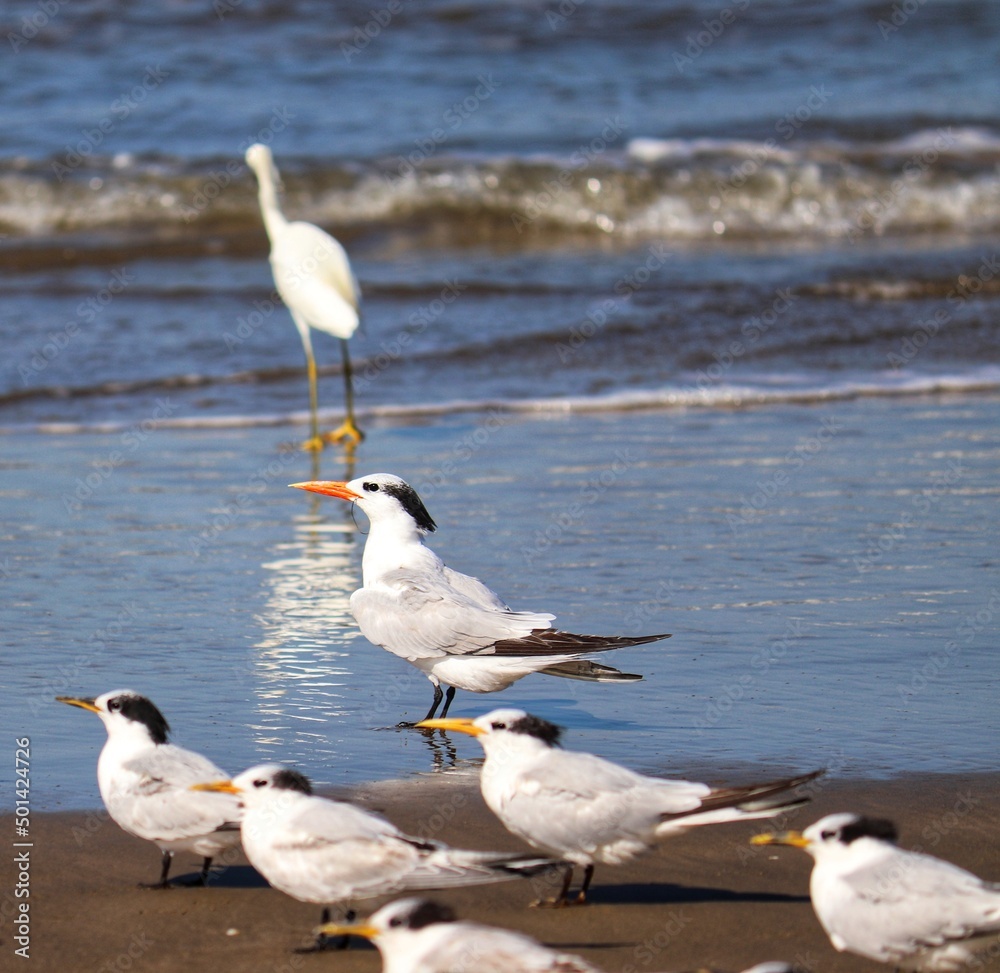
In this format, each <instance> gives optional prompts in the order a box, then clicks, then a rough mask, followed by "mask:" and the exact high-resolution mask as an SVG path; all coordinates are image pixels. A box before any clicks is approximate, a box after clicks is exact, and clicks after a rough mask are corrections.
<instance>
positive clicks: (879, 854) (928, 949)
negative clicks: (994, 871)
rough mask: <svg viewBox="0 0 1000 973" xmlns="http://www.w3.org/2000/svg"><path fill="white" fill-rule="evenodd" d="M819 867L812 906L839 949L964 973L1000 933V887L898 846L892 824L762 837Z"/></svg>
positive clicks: (821, 825) (855, 820)
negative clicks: (794, 849)
mask: <svg viewBox="0 0 1000 973" xmlns="http://www.w3.org/2000/svg"><path fill="white" fill-rule="evenodd" d="M753 840H754V842H755V843H756V844H784V845H793V846H794V847H797V848H802V849H804V850H805V851H807V852H808V853H809V854H810V855H811V856H812V858H813V860H814V864H813V869H812V875H811V877H810V881H809V892H810V896H811V898H812V903H813V908H814V909H815V910H816V916H817V918H818V919H819V921H820V924H821V925H822V926H823V928H824V929H825V930H826V933H827V935H828V936H829V937H830V942H832V943H833V945H834V947H835V948H836V949H838V950H841V951H844V950H846V951H847V952H851V953H857V954H858V955H860V956H866V957H868V958H869V959H873V960H877V961H880V962H882V963H891V964H893V965H894V966H896V967H898V968H901V969H907V970H921V971H928V973H958V971H960V970H963V969H966V968H967V967H969V966H971V965H973V964H979V965H981V961H979V960H978V959H977V954H979V953H980V952H982V951H985V950H986V949H988V948H989V947H990V945H991V944H993V943H996V942H997V936H998V935H1000V886H998V885H995V884H991V883H988V882H984V881H983V880H982V879H980V878H978V877H977V876H975V875H973V874H972V873H971V872H967V871H965V869H963V868H959V867H958V866H957V865H952V864H951V863H950V862H946V861H942V860H941V859H940V858H934V857H932V856H931V855H925V854H921V853H919V852H914V851H905V850H903V849H902V848H898V847H897V846H896V844H895V841H896V829H895V827H894V826H893V824H892V823H891V822H890V821H884V820H881V819H872V818H866V817H863V816H860V815H857V814H850V813H843V814H829V815H827V816H826V817H824V818H821V819H820V820H819V821H817V822H816V823H815V824H812V825H810V826H809V827H808V828H806V829H805V831H803V832H801V833H800V832H797V831H785V832H781V833H778V834H765V835H758V836H756V837H755V838H754V839H753Z"/></svg>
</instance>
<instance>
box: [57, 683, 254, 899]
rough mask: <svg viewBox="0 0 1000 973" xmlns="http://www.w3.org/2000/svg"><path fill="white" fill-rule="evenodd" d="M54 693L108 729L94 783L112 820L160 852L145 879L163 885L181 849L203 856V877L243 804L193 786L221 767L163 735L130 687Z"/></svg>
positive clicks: (231, 837) (232, 841)
mask: <svg viewBox="0 0 1000 973" xmlns="http://www.w3.org/2000/svg"><path fill="white" fill-rule="evenodd" d="M56 699H57V700H58V702H60V703H66V704H67V705H69V706H78V707H80V709H85V710H89V711H90V712H91V713H96V714H97V715H98V716H99V717H100V718H101V722H102V723H103V724H104V728H105V729H106V730H107V731H108V739H107V742H106V743H105V744H104V748H103V749H102V750H101V755H100V757H99V758H98V760H97V785H98V787H99V788H100V791H101V799H102V800H103V801H104V806H105V807H106V808H107V809H108V814H109V815H111V820H112V821H114V822H115V824H117V825H118V826H119V827H120V828H122V829H123V830H125V831H127V832H128V833H129V834H133V835H135V836H136V837H138V838H145V839H146V840H147V841H152V842H153V843H154V844H155V845H156V846H157V848H159V849H160V851H161V852H162V853H163V863H162V870H161V873H160V880H159V882H157V883H155V884H154V885H151V886H148V887H150V888H167V887H168V882H167V875H168V874H169V872H170V864H171V861H172V860H173V856H174V853H175V852H178V851H191V852H194V853H195V854H197V855H201V856H202V857H203V859H204V861H203V863H202V869H201V882H202V884H204V883H205V881H206V880H207V878H208V874H209V869H210V868H211V865H212V859H213V858H214V857H215V856H216V855H219V854H220V853H222V852H223V851H225V850H227V849H229V848H233V847H234V846H236V845H238V844H239V843H240V818H241V817H242V814H243V811H242V808H241V807H240V804H239V801H237V800H236V798H234V797H232V796H230V795H226V794H194V793H192V792H191V790H190V787H191V785H192V784H194V783H196V782H197V781H201V780H206V779H210V778H213V777H221V776H224V775H225V772H224V771H222V770H219V768H218V767H217V766H216V765H215V764H213V763H212V761H211V760H208V759H207V758H206V757H203V756H202V755H201V754H199V753H194V752H193V751H191V750H185V749H184V748H183V747H178V746H176V745H174V744H172V743H168V742H167V734H168V733H169V732H170V726H169V724H168V723H167V721H166V719H164V716H163V714H162V713H161V712H160V711H159V710H158V709H157V708H156V706H155V705H153V703H152V702H151V701H150V700H148V699H147V698H146V697H145V696H140V695H139V693H137V692H134V691H133V690H131V689H115V690H113V691H112V692H109V693H104V695H103V696H98V697H97V698H96V699H83V698H77V697H72V696H57V697H56Z"/></svg>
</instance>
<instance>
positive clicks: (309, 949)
mask: <svg viewBox="0 0 1000 973" xmlns="http://www.w3.org/2000/svg"><path fill="white" fill-rule="evenodd" d="M345 918H346V920H347V921H348V922H352V921H353V919H354V910H353V909H348V910H347V914H346V916H345ZM329 921H330V910H329V909H328V908H324V909H323V914H322V916H321V917H320V925H321V926H325V925H326V924H327V923H328V922H329ZM347 943H348V938H347V936H337V937H336V938H334V939H329V938H327V937H326V936H325V935H323V933H320V934H319V935H317V936H316V939H315V941H314V942H313V944H312V946H300V947H299V948H298V949H296V950H295V952H296V953H322V952H323V951H324V950H327V949H347Z"/></svg>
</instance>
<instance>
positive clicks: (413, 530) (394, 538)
mask: <svg viewBox="0 0 1000 973" xmlns="http://www.w3.org/2000/svg"><path fill="white" fill-rule="evenodd" d="M442 567H443V565H442V563H441V559H440V558H439V557H438V556H437V555H436V554H435V553H434V552H433V551H432V550H431V549H430V548H429V547H425V546H424V541H423V535H422V534H421V532H420V531H419V530H418V529H417V526H416V524H414V522H413V518H412V517H410V516H408V515H406V514H402V513H401V514H400V515H399V516H398V517H391V518H388V519H380V520H378V521H377V522H376V521H372V525H371V530H370V531H369V533H368V539H367V540H366V541H365V553H364V556H363V557H362V559H361V570H362V574H363V576H364V583H365V586H366V587H370V586H371V585H374V584H376V583H377V582H378V580H379V578H381V576H382V575H383V574H385V573H386V572H388V571H395V570H397V569H399V568H407V569H412V570H416V571H420V572H430V573H436V572H439V571H440V570H441V569H442Z"/></svg>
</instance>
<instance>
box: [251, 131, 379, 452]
mask: <svg viewBox="0 0 1000 973" xmlns="http://www.w3.org/2000/svg"><path fill="white" fill-rule="evenodd" d="M246 162H247V165H248V166H249V167H250V168H251V169H252V170H253V172H254V174H255V175H256V176H257V186H258V198H259V200H260V210H261V213H262V214H263V217H264V228H265V229H266V230H267V236H268V239H269V240H270V242H271V257H270V259H271V270H272V272H273V274H274V283H275V286H276V287H277V289H278V293H279V294H280V295H281V299H282V300H283V301H284V302H285V306H286V307H287V308H288V311H289V313H290V314H291V315H292V320H293V321H294V322H295V327H296V328H298V329H299V336H300V337H301V338H302V347H303V348H304V349H305V353H306V364H307V368H308V374H309V409H310V415H311V423H312V435H311V437H310V438H309V439H308V440H307V441H306V443H305V446H306V448H307V449H311V450H319V449H322V448H323V446H324V444H325V443H327V442H341V441H343V442H345V443H346V444H347V445H348V448H349V449H350V448H353V447H354V446H355V445H357V444H358V443H359V442H360V441H361V440H362V438H363V434H362V433H361V430H360V429H358V427H357V424H356V422H355V419H354V387H353V382H352V375H351V355H350V350H349V349H348V346H347V342H348V339H349V338H350V337H351V335H353V334H354V332H355V330H357V327H358V304H359V301H360V298H361V291H360V288H359V287H358V282H357V280H356V279H355V277H354V274H353V273H352V271H351V264H350V261H349V260H348V259H347V253H346V251H345V250H344V248H343V247H342V246H341V245H340V243H339V242H338V241H337V240H335V239H334V238H333V237H332V236H330V234H329V233H327V232H326V231H325V230H321V229H320V228H319V227H318V226H314V225H313V224H312V223H305V222H302V221H295V222H289V221H288V220H287V219H285V215H284V214H283V213H282V212H281V207H280V206H279V205H278V186H279V185H280V177H279V175H278V169H277V167H276V166H275V164H274V158H273V156H272V155H271V150H270V149H269V148H268V147H267V146H266V145H260V144H259V143H257V144H254V145H251V146H250V148H248V149H247V151H246ZM310 328H315V329H316V330H317V331H324V332H326V333H327V334H330V335H333V336H334V337H336V338H340V348H341V353H342V356H343V363H344V364H343V368H344V397H345V398H344V401H345V406H346V412H347V415H346V417H345V418H344V421H343V423H342V424H341V425H340V426H339V427H338V428H337V429H335V430H334V431H333V432H330V433H325V434H324V435H322V436H321V435H320V432H319V416H318V409H319V401H318V392H317V389H316V358H315V356H314V354H313V348H312V339H311V337H310V335H309V329H310Z"/></svg>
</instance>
